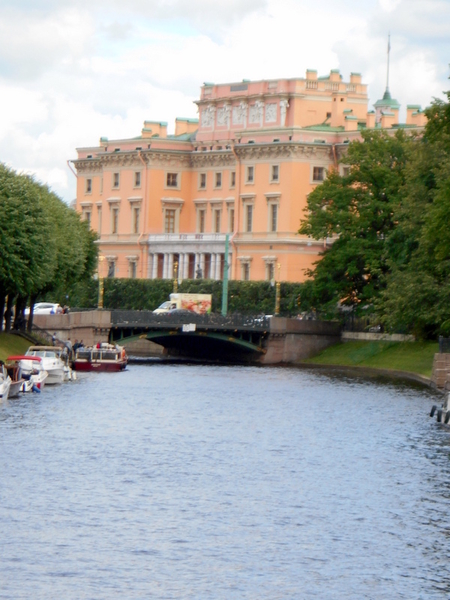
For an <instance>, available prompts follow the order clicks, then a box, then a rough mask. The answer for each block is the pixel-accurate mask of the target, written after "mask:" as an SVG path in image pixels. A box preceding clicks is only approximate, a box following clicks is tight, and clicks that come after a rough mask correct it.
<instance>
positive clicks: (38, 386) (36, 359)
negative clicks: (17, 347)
mask: <svg viewBox="0 0 450 600" xmlns="http://www.w3.org/2000/svg"><path fill="white" fill-rule="evenodd" d="M7 362H8V365H10V366H14V365H16V366H18V367H19V368H20V374H21V377H22V378H23V379H24V380H25V381H24V383H23V385H22V391H23V392H41V391H42V390H43V389H44V387H45V383H46V381H47V378H48V373H47V371H46V370H45V369H44V367H43V365H42V358H41V357H40V356H28V355H26V354H24V355H18V356H9V357H8V358H7Z"/></svg>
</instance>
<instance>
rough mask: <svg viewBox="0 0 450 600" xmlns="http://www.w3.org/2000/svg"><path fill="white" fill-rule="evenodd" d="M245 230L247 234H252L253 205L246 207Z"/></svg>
mask: <svg viewBox="0 0 450 600" xmlns="http://www.w3.org/2000/svg"><path fill="white" fill-rule="evenodd" d="M244 229H245V231H246V232H247V233H251V232H252V231H253V204H246V205H245V224H244Z"/></svg>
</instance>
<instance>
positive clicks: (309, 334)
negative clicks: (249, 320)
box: [259, 317, 341, 365]
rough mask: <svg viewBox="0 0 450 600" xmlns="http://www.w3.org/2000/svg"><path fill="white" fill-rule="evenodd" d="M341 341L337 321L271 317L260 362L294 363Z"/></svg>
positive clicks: (268, 363)
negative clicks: (264, 350) (263, 353)
mask: <svg viewBox="0 0 450 600" xmlns="http://www.w3.org/2000/svg"><path fill="white" fill-rule="evenodd" d="M340 341H341V329H340V325H339V323H333V322H326V321H308V320H299V319H288V318H285V317H272V319H271V320H270V334H269V337H268V340H267V342H266V350H267V351H266V353H265V355H264V356H263V357H261V359H260V361H259V362H261V363H263V364H267V365H270V364H283V363H286V364H295V363H299V362H302V361H304V360H305V359H307V358H310V357H311V356H314V355H315V354H319V352H321V351H322V350H324V349H325V348H328V346H332V345H334V344H337V343H339V342H340Z"/></svg>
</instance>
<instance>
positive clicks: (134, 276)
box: [130, 261, 136, 279]
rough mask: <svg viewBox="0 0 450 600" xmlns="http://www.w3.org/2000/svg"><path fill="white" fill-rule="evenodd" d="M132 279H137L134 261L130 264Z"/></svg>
mask: <svg viewBox="0 0 450 600" xmlns="http://www.w3.org/2000/svg"><path fill="white" fill-rule="evenodd" d="M130 278H131V279H136V263H135V262H134V261H132V262H130Z"/></svg>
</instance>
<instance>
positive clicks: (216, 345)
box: [145, 331, 264, 362]
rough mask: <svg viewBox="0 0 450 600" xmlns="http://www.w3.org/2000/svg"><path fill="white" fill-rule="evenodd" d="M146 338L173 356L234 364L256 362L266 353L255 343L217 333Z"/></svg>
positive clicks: (159, 335) (177, 334)
mask: <svg viewBox="0 0 450 600" xmlns="http://www.w3.org/2000/svg"><path fill="white" fill-rule="evenodd" d="M145 337H146V338H147V339H148V340H150V341H152V342H155V343H156V344H160V345H161V346H163V347H164V348H166V349H167V351H168V353H169V354H170V355H171V356H186V357H190V358H198V359H202V360H221V361H223V360H226V361H233V362H234V361H249V360H254V359H255V358H256V357H258V356H261V354H263V353H264V350H263V349H262V348H261V347H260V346H257V345H256V344H254V343H251V342H247V341H245V340H241V339H238V338H235V337H233V336H228V335H226V334H222V333H216V332H208V333H203V332H198V333H179V332H156V331H155V332H151V333H149V334H147V335H146V336H145Z"/></svg>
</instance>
